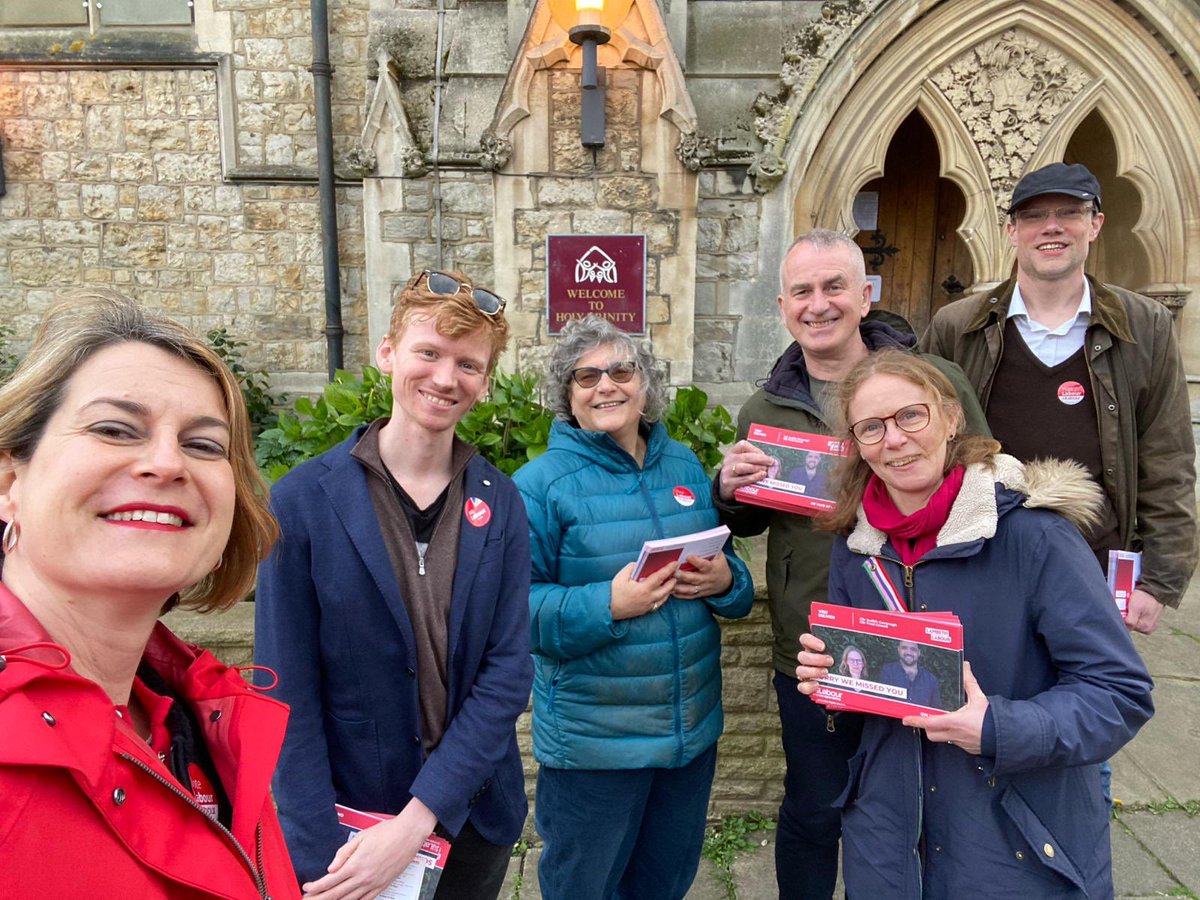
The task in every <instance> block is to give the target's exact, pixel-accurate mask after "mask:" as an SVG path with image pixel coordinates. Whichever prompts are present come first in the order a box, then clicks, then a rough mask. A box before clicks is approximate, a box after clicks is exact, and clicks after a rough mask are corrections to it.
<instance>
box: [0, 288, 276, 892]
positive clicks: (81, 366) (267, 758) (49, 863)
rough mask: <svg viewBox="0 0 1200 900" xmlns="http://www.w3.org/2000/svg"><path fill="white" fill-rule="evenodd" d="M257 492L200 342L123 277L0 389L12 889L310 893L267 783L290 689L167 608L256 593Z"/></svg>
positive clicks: (222, 371)
mask: <svg viewBox="0 0 1200 900" xmlns="http://www.w3.org/2000/svg"><path fill="white" fill-rule="evenodd" d="M263 494H264V490H263V485H262V482H261V480H260V479H259V477H258V474H257V470H256V469H255V466H254V458H253V454H252V451H251V443H250V431H249V422H248V420H247V416H246V410H245V405H244V403H243V400H242V396H241V392H240V391H239V389H238V385H237V382H236V380H235V379H234V378H233V376H232V374H231V373H230V372H229V370H228V369H227V368H226V367H225V365H224V364H223V363H222V362H221V361H220V359H219V358H218V357H217V356H216V355H215V354H214V353H213V352H212V351H211V350H210V349H209V348H208V347H207V346H206V345H205V344H203V343H202V342H201V341H199V340H197V339H196V338H195V337H194V336H192V335H191V334H190V333H188V332H187V331H186V330H185V329H184V328H182V327H180V326H179V325H177V324H175V323H173V322H171V321H169V320H167V319H165V318H159V317H154V316H150V315H148V314H146V313H144V312H143V311H142V310H141V309H139V308H138V307H137V305H136V304H134V303H133V302H131V301H129V300H127V299H126V298H124V297H121V296H119V295H116V294H110V293H91V294H88V295H84V296H81V297H79V298H77V299H76V300H75V301H74V302H71V303H67V304H64V305H61V306H58V307H56V308H55V309H53V310H51V312H50V313H49V314H48V315H47V318H46V320H45V322H44V323H43V325H42V327H41V329H40V330H39V332H38V334H37V337H36V338H35V340H34V345H33V347H32V349H31V350H30V353H29V356H28V357H27V358H26V360H25V361H24V363H23V364H22V365H21V367H20V368H19V369H18V370H17V372H16V373H15V374H14V375H13V377H12V378H11V379H10V380H9V381H8V382H7V383H6V384H5V385H4V386H3V387H2V388H0V520H3V522H4V523H5V526H4V532H3V538H2V542H0V543H2V546H3V554H4V556H3V568H2V569H0V735H3V740H0V797H3V798H4V800H3V803H0V869H2V870H3V872H4V879H3V889H2V890H3V893H4V895H5V896H6V897H14V898H26V897H39V898H41V897H89V896H90V897H113V896H122V897H137V898H139V900H141V898H157V897H163V898H166V897H170V898H174V900H182V898H194V900H198V898H213V897H225V898H239V900H240V898H253V897H264V898H265V897H267V896H272V897H275V898H282V897H295V896H297V895H298V889H297V886H296V882H295V879H294V877H293V875H292V871H291V865H290V862H289V860H288V856H287V850H286V848H285V846H284V843H283V838H282V835H281V833H280V830H279V824H278V822H277V821H276V818H275V813H274V809H273V806H272V803H271V797H270V793H269V785H270V777H271V772H272V770H273V769H274V766H275V759H276V756H277V754H278V751H279V747H280V743H281V742H282V740H283V732H284V724H285V721H286V719H287V708H286V707H285V706H284V705H283V704H281V703H278V702H276V701H274V700H270V699H267V698H265V697H263V696H261V695H259V694H256V693H255V692H254V691H253V690H252V689H251V688H250V687H249V686H248V685H247V684H246V682H245V681H244V680H243V679H242V678H241V676H240V675H239V673H238V672H237V670H235V669H230V668H228V667H226V666H224V665H222V664H221V663H220V662H218V661H217V660H216V659H215V658H214V657H213V656H212V655H211V654H209V653H207V652H205V651H201V650H199V649H198V648H196V647H192V646H190V645H188V644H185V643H183V642H182V641H180V640H178V639H177V638H175V637H174V636H173V635H172V634H171V633H170V632H169V631H168V630H167V629H166V628H165V627H164V626H163V625H161V624H159V623H158V622H157V620H158V617H159V615H160V614H161V613H162V612H163V611H164V609H166V608H170V607H171V606H172V605H174V604H175V603H183V604H184V605H186V606H189V607H192V608H195V609H201V610H214V609H222V608H226V607H228V606H230V605H231V604H233V603H236V602H237V601H238V600H240V599H241V598H242V597H243V596H244V595H245V594H246V593H247V591H249V589H250V588H251V586H252V585H253V581H254V572H255V566H256V565H257V563H258V561H259V559H260V558H261V557H262V555H263V554H264V553H265V552H266V550H267V549H268V548H269V547H270V545H271V543H272V542H273V541H274V538H275V535H276V527H275V523H274V520H273V519H272V518H271V516H270V513H269V512H268V511H267V508H266V506H265V503H264V498H263Z"/></svg>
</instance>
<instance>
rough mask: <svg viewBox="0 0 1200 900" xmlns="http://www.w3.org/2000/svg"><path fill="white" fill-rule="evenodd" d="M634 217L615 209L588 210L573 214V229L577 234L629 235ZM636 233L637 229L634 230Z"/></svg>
mask: <svg viewBox="0 0 1200 900" xmlns="http://www.w3.org/2000/svg"><path fill="white" fill-rule="evenodd" d="M631 227H632V217H631V216H630V214H629V213H627V212H619V211H617V210H613V209H588V210H580V211H579V212H575V213H572V214H571V228H572V231H573V232H574V233H575V234H629V233H630V229H631ZM633 231H634V232H636V231H637V229H636V228H633Z"/></svg>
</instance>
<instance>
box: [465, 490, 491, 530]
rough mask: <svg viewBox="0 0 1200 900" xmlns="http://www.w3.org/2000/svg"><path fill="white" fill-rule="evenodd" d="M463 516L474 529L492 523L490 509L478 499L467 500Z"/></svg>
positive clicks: (469, 498)
mask: <svg viewBox="0 0 1200 900" xmlns="http://www.w3.org/2000/svg"><path fill="white" fill-rule="evenodd" d="M463 515H464V516H466V517H467V521H468V522H470V523H471V524H472V525H474V526H475V527H476V528H482V527H483V526H484V525H486V524H487V523H488V522H490V521H492V509H491V507H490V506H488V505H487V504H486V503H485V502H484V501H483V500H481V499H479V498H478V497H468V498H467V502H466V505H465V506H463Z"/></svg>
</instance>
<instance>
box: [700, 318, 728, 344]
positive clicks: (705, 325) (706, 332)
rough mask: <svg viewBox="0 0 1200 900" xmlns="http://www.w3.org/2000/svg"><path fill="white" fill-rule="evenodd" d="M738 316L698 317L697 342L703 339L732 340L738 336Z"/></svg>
mask: <svg viewBox="0 0 1200 900" xmlns="http://www.w3.org/2000/svg"><path fill="white" fill-rule="evenodd" d="M737 322H738V320H737V318H734V317H732V316H722V317H705V318H701V317H700V316H699V315H697V317H696V342H697V343H699V342H701V341H732V340H734V339H735V338H736V337H737Z"/></svg>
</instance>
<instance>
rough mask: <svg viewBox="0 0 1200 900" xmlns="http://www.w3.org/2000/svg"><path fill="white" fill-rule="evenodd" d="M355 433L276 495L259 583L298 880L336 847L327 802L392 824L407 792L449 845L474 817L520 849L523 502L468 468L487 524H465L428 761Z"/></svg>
mask: <svg viewBox="0 0 1200 900" xmlns="http://www.w3.org/2000/svg"><path fill="white" fill-rule="evenodd" d="M364 430H365V428H360V429H358V430H357V431H355V433H354V434H352V435H351V436H350V437H349V438H347V439H346V440H345V441H343V442H342V443H341V444H339V445H338V446H336V447H334V448H333V449H332V450H329V451H328V452H326V453H324V454H322V455H321V456H319V457H317V458H316V459H313V460H310V461H309V462H306V463H304V464H303V465H301V466H299V467H297V468H296V469H295V470H294V471H292V472H290V473H289V474H288V475H286V476H285V477H284V478H282V479H281V480H280V481H279V483H278V484H277V485H276V486H275V488H274V489H273V491H272V495H271V506H272V509H273V510H274V512H275V515H276V516H278V518H279V524H280V528H281V531H282V537H281V539H280V541H279V543H278V544H277V545H276V547H275V549H274V551H273V552H272V553H271V555H270V556H269V557H268V558H267V560H266V561H264V562H263V564H262V565H261V566H260V568H259V572H258V591H257V595H256V604H255V633H256V634H255V662H256V663H257V664H258V665H261V666H267V667H269V668H271V669H272V670H274V671H275V672H276V673H277V674H278V676H279V686H278V688H277V689H276V691H275V696H277V697H278V698H280V699H282V700H284V701H285V702H287V703H288V704H290V706H291V709H292V712H291V718H290V719H289V720H288V727H287V737H286V738H285V740H284V745H283V752H282V754H281V755H280V758H279V766H278V769H277V770H276V774H275V780H274V789H275V798H276V801H277V803H278V806H279V818H280V821H281V823H282V824H283V831H284V836H285V837H286V838H287V844H288V850H289V851H290V853H291V855H292V863H293V865H294V866H295V868H296V874H297V876H298V878H299V880H300V882H301V883H303V882H305V881H310V880H312V879H315V878H318V877H320V876H322V875H324V874H325V868H326V866H328V865H329V863H330V861H331V860H332V859H333V856H334V854H335V853H336V852H337V849H338V847H340V846H341V845H342V844H343V843H344V842H345V832H344V831H343V830H342V829H341V828H340V827H339V826H338V821H337V817H336V814H335V812H334V803H335V802H337V803H342V804H345V805H348V806H352V807H355V808H357V809H362V810H368V811H371V812H385V813H398V812H400V810H401V809H403V807H404V805H405V804H406V803H408V801H409V799H410V797H413V796H415V797H418V798H420V800H421V802H423V803H424V804H425V805H426V806H428V807H429V808H430V809H431V810H432V811H433V812H434V814H435V815H437V818H438V821H439V822H440V823H441V825H442V826H443V827H444V828H445V829H446V830H447V831H448V832H449V833H450V834H451V835H456V834H457V833H458V832H459V830H460V829H461V828H462V826H463V823H464V822H466V821H467V820H468V819H469V820H470V821H471V824H472V825H474V827H475V828H476V829H477V830H478V831H479V833H480V834H482V835H483V837H485V838H486V839H487V840H489V841H491V842H493V843H495V844H510V843H513V842H514V841H516V840H517V838H518V837H519V836H520V834H521V829H522V827H523V825H524V822H525V816H526V813H527V812H528V805H527V803H526V800H525V780H524V775H523V773H522V769H521V756H520V752H519V750H518V749H517V740H516V732H515V727H514V723H515V721H516V719H517V716H519V715H520V714H521V713H522V712H523V711H524V710H525V708H526V706H527V704H528V701H529V690H530V686H531V684H532V680H533V665H532V662H531V659H530V656H529V571H530V565H529V527H528V524H527V520H526V517H525V506H524V504H523V503H522V502H521V498H520V495H519V494H518V493H517V489H516V487H515V486H514V485H513V483H512V481H510V480H509V479H508V478H507V477H506V476H504V475H502V474H501V473H500V472H499V471H498V470H497V469H496V468H495V467H493V466H492V465H491V464H490V463H488V462H486V461H485V460H484V459H483V458H482V457H479V456H476V457H474V458H472V459H471V461H470V462H469V463H468V464H467V470H466V475H465V482H464V496H465V497H466V498H478V499H480V500H482V501H483V502H484V503H486V504H487V506H488V508H490V510H491V517H490V519H489V520H488V521H487V523H486V524H483V525H482V526H476V525H474V524H472V523H471V522H470V521H469V520H467V519H466V518H465V517H464V520H463V522H462V527H461V531H460V538H459V544H458V567H457V569H456V572H455V577H454V592H453V596H452V599H451V604H450V629H449V654H450V658H449V667H448V676H449V682H450V683H449V697H448V702H447V714H446V732H445V736H444V737H443V738H442V741H441V743H440V744H439V745H438V746H437V748H436V749H435V750H434V751H433V753H431V754H430V755H429V758H428V759H425V758H424V753H423V750H422V747H421V712H420V707H419V705H418V699H417V656H416V644H415V641H414V637H413V629H412V624H411V623H410V621H409V618H408V613H407V611H406V609H405V606H404V600H403V598H402V597H401V594H400V586H399V585H398V584H397V581H396V577H395V574H394V572H393V570H392V564H391V561H390V559H389V558H388V553H387V548H386V547H385V545H384V541H383V535H382V532H381V531H380V528H379V521H378V519H377V518H376V516H375V513H374V509H373V506H372V503H371V498H370V496H369V495H368V492H367V475H368V473H367V470H366V469H365V468H363V466H362V465H361V464H360V463H359V462H358V461H357V460H355V459H353V458H352V457H351V456H350V451H351V450H352V449H353V447H354V445H355V444H356V443H357V442H358V439H359V437H360V436H361V435H362V433H363V431H364ZM450 512H452V511H450V510H447V514H449V513H450ZM453 512H457V514H458V515H463V512H462V511H458V510H456V511H453ZM257 677H259V678H260V679H261V680H263V681H269V680H270V678H269V676H268V675H267V674H266V673H259V675H258V676H257Z"/></svg>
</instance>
